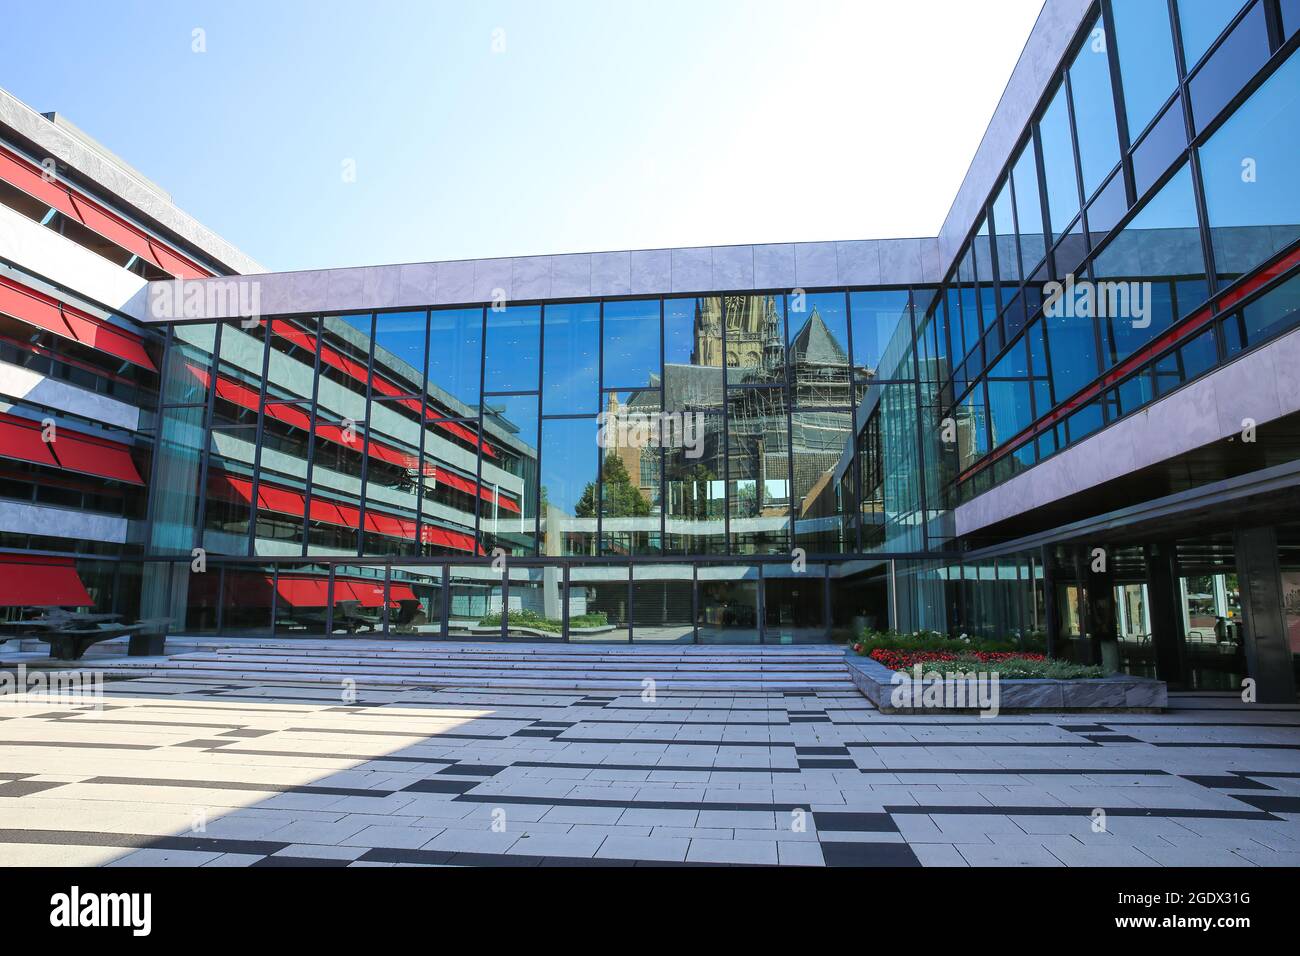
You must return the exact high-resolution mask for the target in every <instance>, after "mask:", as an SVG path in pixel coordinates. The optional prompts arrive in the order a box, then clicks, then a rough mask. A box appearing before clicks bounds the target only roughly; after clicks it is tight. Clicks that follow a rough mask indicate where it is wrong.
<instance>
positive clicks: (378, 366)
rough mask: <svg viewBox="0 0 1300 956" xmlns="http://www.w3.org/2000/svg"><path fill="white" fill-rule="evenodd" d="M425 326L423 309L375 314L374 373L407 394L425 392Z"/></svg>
mask: <svg viewBox="0 0 1300 956" xmlns="http://www.w3.org/2000/svg"><path fill="white" fill-rule="evenodd" d="M426 327H427V320H426V317H425V313H424V312H397V313H387V314H380V315H378V316H376V317H375V374H376V375H377V376H382V377H383V378H384V379H386V380H387V381H388V382H390V383H391V384H392V385H393V386H394V387H396V388H398V389H401V391H402V392H405V393H407V394H412V395H418V394H420V393H421V392H423V391H424V356H425V353H426V351H427V341H426V337H425V332H426ZM376 394H381V393H379V392H376ZM382 394H396V393H395V392H385V393H382Z"/></svg>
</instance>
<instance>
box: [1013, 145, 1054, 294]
mask: <svg viewBox="0 0 1300 956" xmlns="http://www.w3.org/2000/svg"><path fill="white" fill-rule="evenodd" d="M1034 162H1035V161H1034V148H1033V142H1032V141H1031V142H1030V143H1029V144H1028V145H1026V146H1025V149H1024V152H1022V153H1021V154H1020V158H1019V159H1017V160H1016V164H1015V166H1014V167H1013V169H1012V172H1011V178H1012V181H1013V182H1014V183H1015V192H1016V221H1017V223H1018V224H1019V227H1020V255H1021V257H1022V262H1023V264H1024V269H1023V272H1024V274H1025V275H1029V274H1030V273H1031V272H1033V270H1034V267H1035V266H1037V265H1038V263H1039V262H1041V261H1042V258H1043V256H1044V255H1045V254H1046V253H1047V243H1046V241H1045V240H1044V239H1043V212H1042V200H1041V198H1040V194H1039V191H1038V170H1037V169H1036V168H1035V165H1034Z"/></svg>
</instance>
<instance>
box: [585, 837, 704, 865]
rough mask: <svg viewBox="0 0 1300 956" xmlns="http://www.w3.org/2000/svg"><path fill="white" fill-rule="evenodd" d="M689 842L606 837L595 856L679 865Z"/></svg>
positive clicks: (665, 839) (660, 838) (654, 838)
mask: <svg viewBox="0 0 1300 956" xmlns="http://www.w3.org/2000/svg"><path fill="white" fill-rule="evenodd" d="M690 844H691V841H690V840H681V839H671V838H667V837H618V836H611V837H606V838H605V842H603V843H602V844H601V845H600V849H599V850H597V851H596V856H598V857H604V858H607V859H615V860H669V861H673V862H677V863H681V862H683V861H684V860H685V859H686V853H687V850H688V849H689V848H690Z"/></svg>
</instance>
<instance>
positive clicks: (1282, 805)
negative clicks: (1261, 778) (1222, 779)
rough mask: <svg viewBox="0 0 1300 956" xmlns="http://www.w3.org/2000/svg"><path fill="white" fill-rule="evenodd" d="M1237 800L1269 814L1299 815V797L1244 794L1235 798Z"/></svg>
mask: <svg viewBox="0 0 1300 956" xmlns="http://www.w3.org/2000/svg"><path fill="white" fill-rule="evenodd" d="M1234 796H1236V795H1235V794H1234ZM1237 799H1238V800H1240V801H1241V802H1242V803H1246V804H1249V805H1250V806H1252V807H1255V808H1256V809H1257V810H1266V811H1268V812H1269V813H1300V797H1288V796H1283V795H1281V794H1278V795H1276V796H1271V795H1267V794H1262V793H1260V794H1256V793H1246V794H1242V795H1240V796H1237Z"/></svg>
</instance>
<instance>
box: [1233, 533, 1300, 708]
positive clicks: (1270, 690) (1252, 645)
mask: <svg viewBox="0 0 1300 956" xmlns="http://www.w3.org/2000/svg"><path fill="white" fill-rule="evenodd" d="M1234 543H1235V546H1236V552H1237V582H1238V584H1239V585H1240V586H1241V609H1242V617H1243V618H1244V621H1243V622H1242V623H1243V626H1244V631H1245V643H1246V672H1247V673H1248V674H1249V675H1250V676H1251V677H1253V678H1254V679H1255V690H1256V695H1257V696H1256V700H1257V701H1258V702H1259V703H1261V704H1293V703H1295V692H1296V688H1295V674H1294V672H1293V669H1292V668H1293V666H1294V665H1293V664H1292V661H1291V646H1290V642H1289V641H1288V640H1287V630H1286V614H1285V612H1284V610H1283V600H1282V598H1283V595H1282V571H1281V567H1280V566H1279V563H1278V557H1277V529H1276V528H1275V527H1274V526H1272V525H1268V526H1266V527H1262V528H1238V529H1237V532H1236V535H1235V542H1234Z"/></svg>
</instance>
